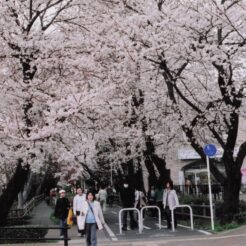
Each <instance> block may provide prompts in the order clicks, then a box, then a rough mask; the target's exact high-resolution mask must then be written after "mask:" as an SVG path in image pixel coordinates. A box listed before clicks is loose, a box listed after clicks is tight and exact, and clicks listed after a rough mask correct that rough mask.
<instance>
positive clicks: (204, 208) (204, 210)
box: [176, 203, 215, 219]
mask: <svg viewBox="0 0 246 246" xmlns="http://www.w3.org/2000/svg"><path fill="white" fill-rule="evenodd" d="M189 206H190V207H191V208H192V210H193V217H196V218H201V219H210V206H209V205H206V204H205V203H203V204H202V205H199V204H189ZM197 210H200V213H196V211H197ZM213 212H214V218H215V206H214V204H213ZM176 214H179V215H187V216H188V215H189V213H185V212H184V211H183V208H181V211H180V212H176Z"/></svg>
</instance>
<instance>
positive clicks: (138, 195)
mask: <svg viewBox="0 0 246 246" xmlns="http://www.w3.org/2000/svg"><path fill="white" fill-rule="evenodd" d="M144 206H146V197H145V194H144V191H143V189H141V188H138V189H136V190H135V203H134V207H135V208H137V209H138V210H139V211H140V210H141V208H142V207H144ZM144 212H145V211H143V217H144V215H145V214H144Z"/></svg>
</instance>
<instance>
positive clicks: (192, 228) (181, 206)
mask: <svg viewBox="0 0 246 246" xmlns="http://www.w3.org/2000/svg"><path fill="white" fill-rule="evenodd" d="M175 208H189V210H190V227H191V230H194V223H193V211H192V208H191V206H189V205H177V206H174V207H172V208H171V209H170V210H171V216H172V230H173V231H175V228H174V209H175Z"/></svg>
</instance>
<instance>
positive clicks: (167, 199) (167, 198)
mask: <svg viewBox="0 0 246 246" xmlns="http://www.w3.org/2000/svg"><path fill="white" fill-rule="evenodd" d="M177 205H179V200H178V196H177V193H176V191H175V190H174V189H173V182H172V181H168V182H167V183H166V188H165V190H164V193H163V208H164V211H165V215H166V219H167V228H168V229H171V209H172V208H173V207H174V206H177ZM174 226H175V228H176V227H177V218H176V215H175V213H174Z"/></svg>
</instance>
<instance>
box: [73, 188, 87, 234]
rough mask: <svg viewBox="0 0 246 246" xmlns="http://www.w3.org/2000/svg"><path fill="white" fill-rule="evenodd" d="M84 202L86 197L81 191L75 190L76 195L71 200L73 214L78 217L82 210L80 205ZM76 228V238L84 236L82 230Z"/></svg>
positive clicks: (79, 189)
mask: <svg viewBox="0 0 246 246" xmlns="http://www.w3.org/2000/svg"><path fill="white" fill-rule="evenodd" d="M85 200H86V195H85V194H84V193H83V190H82V189H81V188H78V189H77V195H76V196H75V197H74V198H73V214H74V215H76V217H78V216H79V215H80V213H81V210H82V204H83V202H84V201H85ZM77 228H78V236H81V237H83V236H84V234H85V231H84V230H79V227H78V225H77Z"/></svg>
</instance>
